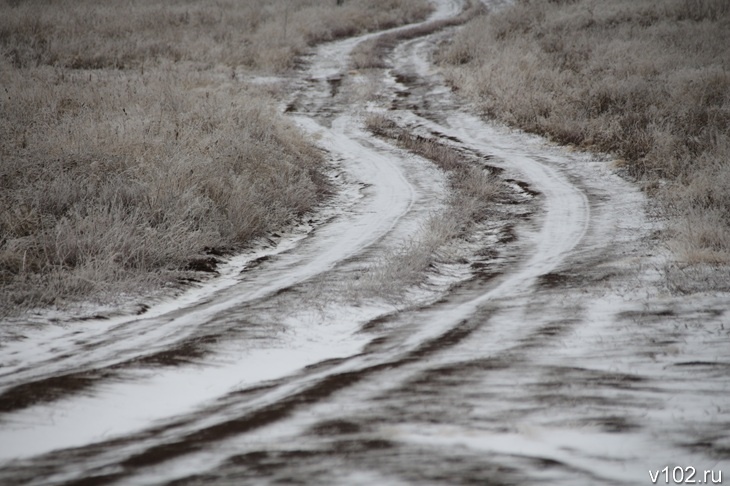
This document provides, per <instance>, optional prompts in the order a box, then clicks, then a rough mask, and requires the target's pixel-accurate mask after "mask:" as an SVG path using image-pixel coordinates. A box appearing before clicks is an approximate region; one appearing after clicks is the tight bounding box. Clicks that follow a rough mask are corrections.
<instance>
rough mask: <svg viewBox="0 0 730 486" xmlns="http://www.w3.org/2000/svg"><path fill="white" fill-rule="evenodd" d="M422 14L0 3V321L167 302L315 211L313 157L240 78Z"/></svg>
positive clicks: (424, 7) (308, 0) (228, 4)
mask: <svg viewBox="0 0 730 486" xmlns="http://www.w3.org/2000/svg"><path fill="white" fill-rule="evenodd" d="M429 8H430V7H429V6H428V4H427V2H425V1H422V0H361V1H357V2H355V1H352V2H344V4H343V5H341V6H339V7H335V1H334V0H266V1H264V0H251V1H247V2H238V1H233V0H221V1H215V2H213V1H207V0H206V1H201V2H191V1H185V0H174V1H163V0H152V1H141V0H139V1H134V0H133V1H131V2H129V1H121V0H111V1H107V2H95V1H91V0H74V1H33V0H29V1H23V2H20V1H13V0H7V1H3V2H2V3H0V89H1V90H2V92H0V99H1V101H0V293H1V294H2V299H0V317H2V316H3V315H5V316H7V315H10V314H13V313H17V312H19V311H21V310H23V309H27V308H30V307H36V306H48V305H61V304H64V303H66V302H70V301H75V300H88V299H91V298H95V299H101V300H109V299H111V298H113V296H115V295H118V294H120V293H121V292H131V293H138V292H140V291H147V290H151V289H154V288H159V287H160V286H161V285H166V284H176V283H177V282H179V281H180V279H181V278H183V277H189V276H190V274H189V272H191V271H195V270H201V269H202V270H208V271H210V270H212V269H213V268H214V266H215V260H214V256H215V255H220V254H222V253H226V252H231V251H235V250H237V249H241V248H244V247H245V246H246V245H249V244H251V242H252V241H253V240H254V239H255V238H257V237H259V236H262V235H264V234H266V233H267V232H270V231H273V230H275V229H278V228H281V227H282V226H284V225H285V224H286V223H287V222H290V221H291V220H292V219H294V218H296V217H298V216H301V215H302V214H304V213H306V212H307V211H309V210H311V209H312V208H313V207H314V206H315V205H316V204H317V203H318V202H320V201H322V199H323V198H324V197H326V195H327V193H328V190H329V189H328V183H327V179H326V177H325V175H324V172H323V171H324V158H323V156H322V154H321V153H320V151H319V150H317V149H315V148H314V147H313V145H311V143H310V142H309V141H308V140H306V139H305V137H304V136H303V135H302V133H300V132H299V131H298V130H297V129H296V128H295V127H294V126H293V125H292V124H290V123H289V122H288V121H287V120H286V119H285V118H283V117H282V116H281V115H279V114H278V113H276V111H275V109H274V107H275V105H276V102H277V100H276V98H277V96H279V95H281V94H282V93H281V90H282V89H283V88H282V87H281V85H279V84H269V85H267V84H251V83H246V82H243V81H241V78H242V77H246V76H247V75H248V74H260V75H272V74H281V73H285V72H286V71H287V70H290V69H292V68H295V67H296V66H297V63H298V62H299V61H298V60H299V59H300V56H301V55H302V54H304V53H305V52H306V51H307V49H308V48H309V47H311V46H312V45H314V44H316V43H319V42H324V41H328V40H332V39H336V38H339V37H343V36H350V35H355V34H358V33H361V32H364V31H368V30H373V29H382V28H387V27H392V26H395V25H400V24H403V23H407V22H413V21H416V20H418V19H421V18H423V17H425V16H426V15H427V14H428V13H429V11H430V10H429Z"/></svg>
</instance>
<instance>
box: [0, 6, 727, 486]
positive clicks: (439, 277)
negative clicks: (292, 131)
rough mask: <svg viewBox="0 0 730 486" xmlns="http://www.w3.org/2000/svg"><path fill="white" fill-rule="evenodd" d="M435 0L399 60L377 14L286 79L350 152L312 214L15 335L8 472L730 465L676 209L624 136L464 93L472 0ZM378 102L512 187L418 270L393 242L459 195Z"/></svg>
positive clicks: (6, 379) (428, 476)
mask: <svg viewBox="0 0 730 486" xmlns="http://www.w3.org/2000/svg"><path fill="white" fill-rule="evenodd" d="M487 3H489V2H487ZM434 4H435V6H436V9H435V11H434V13H433V15H432V17H431V19H429V20H428V21H427V22H425V23H424V24H423V25H421V27H422V29H421V30H420V31H419V32H418V33H414V32H413V31H411V32H410V33H404V31H405V29H408V28H409V27H406V28H401V29H395V30H393V31H389V32H388V33H386V34H387V35H390V36H391V38H394V39H395V41H392V42H388V43H384V44H383V46H381V49H380V50H379V51H378V55H379V56H382V60H383V61H384V63H385V65H386V67H385V68H380V69H368V70H364V69H363V70H357V69H353V68H352V65H351V63H350V54H351V52H352V51H353V49H356V48H357V46H358V45H360V44H361V43H363V42H368V41H372V40H373V39H375V38H377V37H378V36H380V35H386V34H383V33H379V34H370V35H367V36H363V37H359V38H353V39H347V40H344V41H340V42H335V43H331V44H327V45H323V46H322V47H320V48H319V49H318V50H316V52H314V53H313V54H312V56H311V57H309V58H307V59H306V66H307V67H306V68H305V69H304V70H302V71H301V72H300V73H299V74H298V75H297V77H296V78H294V79H290V80H289V81H288V83H289V86H290V91H289V92H290V95H289V96H288V97H287V99H286V100H283V101H282V110H283V111H286V112H287V113H288V114H289V116H291V117H292V118H293V119H294V120H295V121H296V123H297V124H298V125H299V126H300V127H301V128H302V129H304V130H306V131H307V132H309V133H310V134H311V136H312V139H313V140H316V142H317V143H318V144H319V145H320V146H321V147H322V148H323V149H324V150H325V151H326V152H327V153H328V155H329V157H330V159H331V161H332V172H331V177H332V182H333V185H334V187H335V188H336V189H337V191H336V194H335V195H334V196H333V197H332V199H331V200H330V201H329V202H328V203H327V204H326V205H324V206H323V207H322V208H321V209H320V210H319V211H318V212H317V213H316V214H314V215H312V216H311V217H310V218H308V219H307V220H306V221H302V222H300V223H298V224H296V225H293V226H292V227H291V228H288V229H286V231H282V232H281V233H280V234H276V235H272V236H271V241H270V242H269V243H270V244H268V245H266V246H263V247H262V248H261V249H260V250H256V251H254V250H252V251H251V252H250V253H248V254H245V255H241V256H238V257H236V258H233V259H231V260H230V261H229V262H227V263H226V264H225V265H223V266H222V267H221V268H220V276H219V277H217V278H215V279H212V280H210V281H209V282H207V283H205V284H202V285H199V286H198V287H196V288H195V289H192V290H191V291H189V292H187V293H186V294H183V295H182V296H180V297H178V298H176V299H173V300H170V301H166V302H158V303H156V304H154V305H150V306H149V308H145V309H143V310H144V312H143V313H141V314H140V315H133V316H106V317H103V316H97V317H96V318H91V319H86V320H82V321H59V322H56V323H55V324H53V325H43V326H41V325H39V326H37V328H33V329H29V327H30V326H26V327H19V328H18V329H17V330H16V331H17V332H16V339H14V340H9V341H6V342H5V343H3V347H2V348H0V360H1V363H0V364H1V365H2V366H1V367H0V484H8V485H11V484H12V485H20V484H54V485H55V484H68V485H71V484H78V485H82V484H83V485H94V484H120V485H123V484H127V485H146V484H169V485H172V484H174V485H197V484H201V485H202V484H206V485H207V484H230V485H239V484H267V483H274V484H277V483H281V484H348V485H349V484H509V485H511V484H515V485H518V484H519V485H522V484H541V485H543V484H556V485H576V486H580V485H592V484H600V485H603V484H605V485H616V484H626V485H636V484H652V477H654V478H655V480H656V481H657V482H658V483H662V482H663V481H664V479H665V476H664V473H663V472H661V471H662V470H663V469H664V468H665V467H668V468H669V469H668V470H667V471H669V473H668V474H669V476H668V477H669V479H670V481H672V480H674V479H675V477H677V478H678V477H679V476H676V474H675V476H672V474H673V472H676V471H675V468H676V467H680V468H682V470H681V472H682V474H683V475H682V477H683V478H684V479H695V480H697V482H700V481H705V479H707V482H711V481H712V480H713V479H718V477H719V475H730V353H729V351H730V312H729V308H730V302H729V300H730V299H729V298H728V295H727V294H701V295H692V296H677V295H672V294H670V293H669V292H668V290H667V282H666V277H665V275H664V273H663V270H662V269H663V267H664V264H665V258H666V255H665V249H664V248H663V247H662V245H661V242H660V241H659V240H658V239H657V236H656V235H657V230H658V229H660V228H661V226H660V225H661V222H660V221H655V220H654V219H652V218H651V217H650V216H649V214H650V211H649V210H648V205H647V201H646V200H645V198H644V196H643V194H642V193H641V192H640V191H639V190H638V188H637V187H636V186H635V185H632V184H631V183H630V182H627V181H626V180H624V179H622V178H621V177H620V176H619V175H618V174H617V173H615V171H614V170H613V169H612V168H611V165H610V164H609V163H608V161H607V160H604V159H600V158H596V157H594V156H590V155H587V154H582V153H579V152H576V151H569V150H567V149H563V148H560V147H556V146H553V145H550V144H548V143H547V142H545V141H544V140H541V139H538V138H535V137H531V136H527V135H525V134H522V133H519V132H515V131H511V130H508V129H506V128H504V127H500V126H495V125H492V124H490V123H489V122H485V121H483V120H481V119H479V118H478V117H476V116H474V115H473V114H471V112H470V109H469V106H468V105H467V104H466V103H465V102H464V101H463V100H460V99H459V98H458V97H457V95H455V94H453V93H452V92H451V91H450V89H449V88H448V87H447V86H445V84H444V82H443V79H442V78H441V76H440V74H439V71H438V69H437V68H435V67H434V65H433V63H432V55H433V52H434V50H435V49H436V48H437V46H438V44H439V43H440V42H442V41H445V40H447V39H448V38H449V36H450V35H452V34H453V32H454V29H457V28H458V26H450V27H446V28H436V26H435V24H429V23H430V22H440V21H442V20H444V19H448V18H452V17H455V16H457V15H459V14H460V13H461V12H462V10H463V8H464V6H465V5H464V4H463V2H461V1H458V0H439V1H436V2H434ZM441 24H443V22H441ZM429 25H431V26H433V27H434V28H429ZM441 27H443V25H441ZM374 115H378V116H380V117H386V118H387V119H388V120H390V122H391V123H393V124H394V125H397V126H398V127H399V129H400V130H405V131H406V132H407V133H410V134H412V136H413V137H420V138H419V140H420V139H424V140H427V141H429V142H431V143H434V144H438V145H439V146H440V147H446V148H448V149H449V150H453V151H455V152H456V153H459V154H461V155H462V156H463V157H464V158H465V159H466V160H469V161H470V163H474V164H481V167H482V168H483V170H484V171H488V172H489V173H490V174H492V176H494V177H497V178H498V180H499V184H500V186H501V188H502V190H501V195H500V197H499V198H497V199H495V201H494V202H493V204H492V205H491V207H490V209H489V210H488V211H487V212H486V214H485V215H484V217H481V218H479V221H477V222H475V223H474V224H471V225H469V226H468V228H467V229H466V230H464V232H463V233H461V234H459V235H458V237H457V238H452V239H451V240H449V241H448V242H447V244H445V246H441V247H439V248H438V249H437V250H435V251H434V252H433V261H432V262H430V263H428V264H427V265H425V266H423V269H422V270H419V272H420V273H418V272H417V273H418V275H417V278H415V279H414V278H413V275H412V273H411V274H407V275H406V276H407V277H408V278H405V277H403V275H404V274H403V272H400V273H399V272H393V271H389V265H391V266H392V265H395V264H397V263H403V262H407V261H408V259H409V258H415V257H414V256H413V252H414V250H413V249H414V248H417V247H418V244H419V241H423V240H424V239H428V238H429V235H427V234H424V228H429V221H430V219H431V218H433V217H434V215H438V214H439V213H440V212H443V211H446V210H448V208H449V205H450V204H453V198H451V197H450V194H449V191H450V190H451V189H450V186H449V179H448V175H447V174H445V173H444V171H442V170H441V169H439V168H438V167H437V166H436V165H435V164H434V163H432V162H431V161H430V160H428V159H425V158H422V157H420V156H418V155H415V154H414V153H412V152H409V151H408V150H407V149H405V148H402V146H401V145H399V144H398V143H397V140H393V139H388V138H387V137H382V136H376V135H374V134H373V133H372V132H371V131H370V130H368V128H367V123H366V120H368V118H369V117H373V116H374ZM21 338H22V339H21ZM688 468H693V469H688ZM692 471H695V474H694V476H693V477H690V473H691V472H692ZM705 471H709V473H710V474H709V475H707V474H706V473H705ZM657 472H659V476H658V477H657V476H656V475H655V473H657ZM723 479H726V478H725V477H723ZM726 480H727V479H726Z"/></svg>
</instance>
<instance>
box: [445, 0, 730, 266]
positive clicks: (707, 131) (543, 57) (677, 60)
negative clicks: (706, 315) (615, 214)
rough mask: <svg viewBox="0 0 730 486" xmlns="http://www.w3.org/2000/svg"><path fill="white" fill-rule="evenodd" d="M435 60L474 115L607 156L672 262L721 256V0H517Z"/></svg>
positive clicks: (726, 110)
mask: <svg viewBox="0 0 730 486" xmlns="http://www.w3.org/2000/svg"><path fill="white" fill-rule="evenodd" d="M438 57H439V62H440V63H441V65H442V67H443V68H444V72H445V73H446V75H447V77H448V80H449V82H450V83H451V84H452V85H453V86H454V88H455V89H457V90H459V91H460V92H461V93H463V94H464V95H465V96H466V97H468V98H470V99H471V100H473V101H475V102H476V103H477V105H478V108H479V110H480V111H481V113H482V114H483V115H485V116H488V117H492V118H496V119H498V120H500V121H503V122H506V123H507V124H510V125H513V126H516V127H519V128H522V129H525V130H527V131H530V132H534V133H539V134H542V135H546V136H548V137H549V138H551V139H553V140H555V141H557V142H559V143H563V144H569V145H575V146H578V147H580V148H586V149H590V150H596V151H601V152H608V153H611V154H614V156H615V158H616V164H617V165H619V166H621V167H624V168H625V169H626V170H627V172H628V173H629V174H630V175H631V176H633V177H635V178H636V179H637V180H639V181H640V182H641V183H642V184H643V185H644V187H645V188H646V190H647V191H648V192H649V193H650V194H652V195H654V196H656V197H657V199H656V200H658V201H660V202H661V207H662V208H663V209H664V210H665V211H666V213H667V214H668V215H669V216H670V217H671V220H672V221H673V225H672V228H671V230H670V231H669V232H668V234H667V235H666V236H667V240H666V241H667V244H668V245H669V246H670V247H671V249H673V250H674V254H675V255H676V258H677V260H678V261H679V262H685V263H687V264H693V265H695V264H701V265H718V264H719V265H725V264H727V263H730V190H729V189H730V129H729V127H730V2H727V1H726V0H612V1H609V2H607V1H603V0H518V1H517V2H516V3H515V4H514V5H512V6H510V7H507V8H504V9H502V10H499V11H498V12H495V13H491V14H488V15H484V16H481V17H479V18H477V19H475V20H473V21H471V22H470V23H469V24H468V25H467V26H466V27H465V28H464V29H463V30H461V31H460V32H459V33H458V34H456V36H455V37H454V38H453V40H452V41H451V42H450V44H448V45H446V46H444V47H443V48H442V49H441V50H440V52H439V56H438Z"/></svg>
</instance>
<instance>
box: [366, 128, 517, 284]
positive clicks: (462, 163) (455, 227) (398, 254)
mask: <svg viewBox="0 0 730 486" xmlns="http://www.w3.org/2000/svg"><path fill="white" fill-rule="evenodd" d="M365 125H366V127H367V128H368V130H370V131H371V132H372V133H374V134H375V135H378V136H380V137H382V138H384V139H387V140H391V141H394V142H395V143H396V144H397V145H398V146H400V147H401V148H403V149H406V150H408V151H409V152H411V153H413V154H416V155H418V156H420V157H423V158H424V159H427V160H429V161H431V162H433V163H434V164H435V165H436V166H437V167H439V168H440V169H441V170H443V171H444V173H445V174H446V177H447V188H448V194H449V196H448V199H447V201H446V205H445V207H444V208H443V210H441V211H438V212H436V213H434V214H432V215H431V216H430V217H429V218H428V219H427V220H426V221H425V223H424V224H423V226H422V227H421V229H420V231H419V232H418V234H417V235H416V236H415V237H414V238H413V239H412V240H411V241H408V242H406V243H405V244H404V245H403V246H401V247H399V248H397V249H395V250H393V251H392V252H390V253H387V254H385V255H384V257H383V260H382V261H381V262H380V264H379V265H376V266H375V267H374V268H372V269H371V270H370V271H369V273H368V274H366V275H365V278H364V279H363V281H361V282H360V286H361V287H362V288H364V289H365V290H367V287H368V286H369V287H371V288H373V289H378V291H382V289H385V290H386V292H384V293H385V294H386V295H388V296H390V297H391V298H395V299H397V298H398V297H400V296H401V295H402V294H403V292H404V291H406V290H408V288H409V287H410V286H413V285H417V284H419V283H420V282H421V281H422V279H423V278H424V271H425V270H427V269H428V267H429V266H430V265H432V264H433V262H434V261H440V260H449V257H448V255H446V254H445V253H444V250H445V248H446V247H447V246H448V245H449V244H451V243H454V242H455V241H457V240H458V239H459V238H460V237H463V236H464V235H467V234H469V233H470V231H471V230H473V229H474V227H475V225H476V224H478V223H481V222H483V221H485V220H486V219H487V218H488V217H489V216H490V215H492V214H494V207H495V205H496V204H497V203H498V202H499V201H500V200H501V199H503V198H504V196H505V195H506V191H505V187H504V185H503V183H502V182H501V180H500V179H499V178H498V177H497V176H496V175H494V174H492V173H491V172H490V170H489V169H487V168H483V167H480V166H479V165H478V161H476V160H473V157H469V156H468V155H466V154H465V153H463V152H460V151H458V150H457V149H456V148H454V147H450V146H448V145H446V144H444V143H443V142H441V141H439V140H436V139H434V138H426V137H422V136H418V135H415V134H413V133H412V132H411V131H410V130H408V129H407V128H404V127H401V126H399V125H398V124H397V123H396V122H395V121H394V120H393V119H391V118H389V117H388V116H386V115H382V114H371V115H370V116H368V117H367V118H366V120H365ZM361 290H362V289H361Z"/></svg>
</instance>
